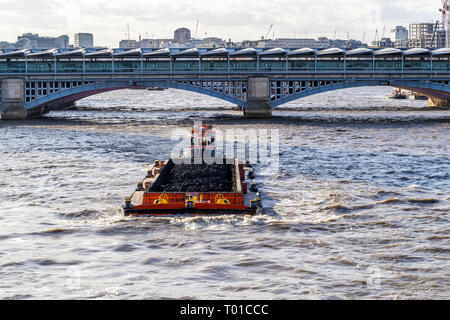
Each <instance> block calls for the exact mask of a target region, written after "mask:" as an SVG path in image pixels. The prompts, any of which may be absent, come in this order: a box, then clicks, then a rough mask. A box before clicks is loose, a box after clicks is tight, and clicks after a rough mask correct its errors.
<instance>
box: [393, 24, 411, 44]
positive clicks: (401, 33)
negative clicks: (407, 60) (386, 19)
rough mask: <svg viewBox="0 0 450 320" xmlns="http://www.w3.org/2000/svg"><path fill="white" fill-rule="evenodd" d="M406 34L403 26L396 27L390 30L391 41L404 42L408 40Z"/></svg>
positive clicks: (406, 31)
mask: <svg viewBox="0 0 450 320" xmlns="http://www.w3.org/2000/svg"><path fill="white" fill-rule="evenodd" d="M408 34H409V32H408V29H406V28H405V27H403V26H396V27H395V28H394V29H392V30H391V40H392V41H394V42H395V41H397V40H406V39H408Z"/></svg>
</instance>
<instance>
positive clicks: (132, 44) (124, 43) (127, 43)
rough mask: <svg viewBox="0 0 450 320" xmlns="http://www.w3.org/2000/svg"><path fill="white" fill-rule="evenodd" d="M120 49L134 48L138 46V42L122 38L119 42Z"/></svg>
mask: <svg viewBox="0 0 450 320" xmlns="http://www.w3.org/2000/svg"><path fill="white" fill-rule="evenodd" d="M119 48H120V49H135V48H139V42H138V41H136V40H122V41H120V42H119Z"/></svg>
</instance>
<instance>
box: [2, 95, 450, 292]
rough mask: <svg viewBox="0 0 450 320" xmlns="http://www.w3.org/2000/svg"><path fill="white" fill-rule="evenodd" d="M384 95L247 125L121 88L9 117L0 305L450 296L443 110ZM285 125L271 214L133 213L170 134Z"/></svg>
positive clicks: (264, 180) (449, 116) (237, 117)
mask: <svg viewBox="0 0 450 320" xmlns="http://www.w3.org/2000/svg"><path fill="white" fill-rule="evenodd" d="M389 93H390V90H389V89H388V88H357V89H349V90H342V91H336V92H331V93H325V94H321V95H317V96H312V97H308V98H305V99H303V100H298V101H296V102H294V103H290V104H287V105H285V106H282V108H280V109H278V110H277V111H276V112H275V113H274V118H273V119H271V120H244V119H243V118H242V116H241V113H240V112H239V111H237V110H235V109H234V107H233V106H232V105H230V104H228V103H226V102H222V101H220V100H216V99H213V98H210V97H206V96H202V95H197V94H193V93H187V92H183V91H177V90H167V91H164V92H152V91H117V92H112V93H107V94H102V95H98V96H94V97H91V98H87V99H85V100H82V101H79V102H78V104H77V107H76V108H74V109H71V110H63V111H54V112H51V113H49V114H47V115H46V116H45V117H43V118H41V119H33V120H27V121H22V122H20V121H11V122H9V121H8V122H6V121H3V122H0V139H1V142H0V299H165V298H174V299H184V298H192V299H449V298H450V221H449V219H450V148H449V137H450V110H432V109H428V108H426V102H425V101H408V100H395V101H394V100H388V99H387V98H386V96H387V95H388V94H389ZM196 120H202V121H203V122H204V123H209V124H213V125H214V126H215V127H216V128H218V129H222V130H225V129H230V128H232V129H237V128H243V129H260V128H266V129H278V130H279V132H280V165H281V168H280V170H279V172H278V173H276V174H270V172H265V170H264V169H265V168H264V165H260V166H257V170H256V173H257V182H258V185H259V187H260V190H261V191H262V192H261V196H262V199H263V202H264V206H265V207H266V214H265V215H262V216H256V217H246V218H235V217H215V218H198V217H197V218H169V219H133V218H124V217H123V216H122V215H121V212H120V208H121V205H122V202H123V198H124V197H126V196H129V195H130V194H131V193H132V191H133V190H134V188H135V185H136V183H137V182H138V181H140V180H141V179H142V178H143V177H144V175H145V172H146V171H145V168H146V164H148V163H151V162H153V161H154V160H155V159H166V158H168V157H169V155H170V152H171V149H172V148H173V146H174V145H175V144H176V142H174V141H172V140H171V133H172V131H173V130H175V129H178V128H186V129H188V128H190V127H191V126H192V124H193V122H194V121H196Z"/></svg>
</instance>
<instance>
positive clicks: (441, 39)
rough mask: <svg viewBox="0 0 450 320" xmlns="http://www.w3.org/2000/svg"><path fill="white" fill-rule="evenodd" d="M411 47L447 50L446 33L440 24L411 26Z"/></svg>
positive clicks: (415, 24) (416, 24)
mask: <svg viewBox="0 0 450 320" xmlns="http://www.w3.org/2000/svg"><path fill="white" fill-rule="evenodd" d="M409 47H411V48H445V47H446V32H445V30H444V29H443V28H442V24H440V23H413V24H410V25H409Z"/></svg>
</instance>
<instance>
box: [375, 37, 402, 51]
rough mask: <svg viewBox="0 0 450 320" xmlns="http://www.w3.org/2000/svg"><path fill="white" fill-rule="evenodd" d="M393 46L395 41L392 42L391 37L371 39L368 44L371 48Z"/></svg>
mask: <svg viewBox="0 0 450 320" xmlns="http://www.w3.org/2000/svg"><path fill="white" fill-rule="evenodd" d="M399 41H400V40H399ZM394 47H395V42H393V41H392V39H391V38H381V40H379V41H373V42H372V44H371V46H370V48H371V49H383V48H394Z"/></svg>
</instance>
